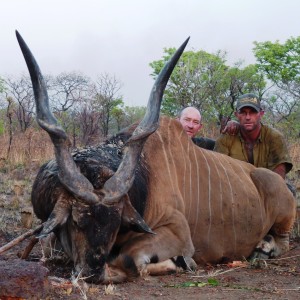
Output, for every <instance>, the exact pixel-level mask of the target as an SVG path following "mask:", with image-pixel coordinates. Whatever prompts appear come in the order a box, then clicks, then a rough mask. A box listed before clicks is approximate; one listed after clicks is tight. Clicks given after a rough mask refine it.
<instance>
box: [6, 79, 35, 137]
mask: <svg viewBox="0 0 300 300" xmlns="http://www.w3.org/2000/svg"><path fill="white" fill-rule="evenodd" d="M5 94H6V98H8V97H10V98H11V99H12V100H11V101H14V102H16V103H17V105H15V106H13V112H14V114H15V116H16V118H17V120H18V124H19V127H20V130H21V131H22V132H25V131H26V129H28V127H29V126H30V125H31V124H32V121H33V114H34V96H33V90H32V85H31V80H30V78H29V76H25V75H21V76H20V77H19V78H12V77H8V78H6V79H5Z"/></svg>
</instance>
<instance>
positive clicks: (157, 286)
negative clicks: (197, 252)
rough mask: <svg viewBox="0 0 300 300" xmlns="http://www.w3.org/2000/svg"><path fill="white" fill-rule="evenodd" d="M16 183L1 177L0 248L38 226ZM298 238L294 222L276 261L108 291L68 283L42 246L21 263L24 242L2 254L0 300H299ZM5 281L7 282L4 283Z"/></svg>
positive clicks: (59, 260)
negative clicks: (288, 241) (287, 248)
mask: <svg viewBox="0 0 300 300" xmlns="http://www.w3.org/2000/svg"><path fill="white" fill-rule="evenodd" d="M15 175H16V174H15ZM15 178H16V179H15V180H14V181H12V182H10V183H8V182H7V181H6V179H5V178H4V176H3V175H0V184H1V185H0V247H1V246H3V245H5V244H6V243H8V242H9V241H11V240H12V239H14V238H16V237H17V236H19V235H20V234H22V233H24V232H26V231H28V230H29V229H28V228H31V226H33V227H34V226H36V224H37V223H36V222H37V220H35V219H33V220H32V219H31V217H32V215H31V212H30V205H29V198H30V197H29V192H30V180H29V181H28V182H23V181H20V180H18V176H17V175H16V176H15ZM20 178H22V176H20ZM28 205H29V206H28ZM32 222H33V224H32ZM25 227H27V228H25ZM299 232H300V220H299V219H297V221H296V224H295V226H294V235H293V236H294V237H293V238H292V240H291V250H290V251H289V252H288V253H287V254H285V255H284V256H282V257H280V258H279V259H273V260H267V261H261V262H259V263H257V264H256V265H251V264H250V263H248V262H246V261H241V262H235V263H234V264H229V265H218V266H205V267H199V268H198V269H197V271H196V272H194V273H183V272H179V273H176V274H171V275H168V276H157V277H151V276H143V277H141V278H138V279H136V280H135V281H134V282H127V283H123V284H118V285H106V286H104V285H94V284H87V283H85V282H84V281H83V279H82V278H72V264H71V263H70V262H68V261H67V260H66V259H65V258H64V257H63V256H62V255H61V254H60V253H58V254H56V253H53V254H52V255H51V257H50V258H47V259H45V258H43V251H42V247H41V245H40V244H37V245H36V246H35V248H34V249H33V251H32V252H31V254H30V256H29V257H28V259H27V260H26V261H25V262H21V259H20V258H18V256H17V254H18V253H20V252H21V251H22V250H24V248H25V247H26V245H27V244H28V240H25V241H23V242H22V243H20V244H18V245H17V246H15V247H14V248H12V249H10V250H8V251H7V252H5V253H3V254H0V300H2V299H47V300H52V299H70V300H71V299H91V300H94V299H124V300H125V299H130V300H134V299H166V300H171V299H172V300H173V299H300V234H299ZM44 267H45V268H46V269H45V268H44ZM31 270H33V271H31ZM44 270H47V273H46V275H43V274H44V273H43V272H44ZM26 272H28V275H26V276H27V278H25V279H24V278H23V277H22V274H23V275H24V274H25V273H26ZM26 274H27V273H26ZM39 276H40V277H39ZM37 277H39V280H40V281H37V279H36V278H37ZM5 278H8V281H6V282H5V280H4V279H5ZM7 285H8V287H7ZM10 285H11V286H10Z"/></svg>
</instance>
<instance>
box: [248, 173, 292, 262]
mask: <svg viewBox="0 0 300 300" xmlns="http://www.w3.org/2000/svg"><path fill="white" fill-rule="evenodd" d="M251 177H252V180H253V182H254V183H255V185H256V187H257V189H258V191H259V193H260V195H261V197H262V199H263V200H264V207H265V209H266V219H269V220H270V222H271V229H270V230H269V232H268V234H267V235H266V236H265V237H264V238H263V240H262V241H260V242H259V243H258V244H257V246H256V248H255V250H254V252H253V254H252V256H251V258H262V259H266V258H271V257H277V256H280V255H282V254H284V253H285V252H287V251H289V234H290V232H291V230H292V227H293V224H294V222H295V217H296V200H295V198H294V196H293V194H292V193H291V191H290V190H289V189H288V188H287V186H286V183H285V181H284V180H283V179H282V178H281V177H280V176H279V175H277V174H275V173H274V172H272V171H270V170H267V169H264V168H257V169H256V170H255V171H253V172H252V173H251ZM273 220H274V221H273Z"/></svg>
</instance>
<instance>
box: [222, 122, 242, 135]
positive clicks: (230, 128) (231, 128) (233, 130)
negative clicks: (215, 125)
mask: <svg viewBox="0 0 300 300" xmlns="http://www.w3.org/2000/svg"><path fill="white" fill-rule="evenodd" d="M239 131H240V123H239V122H237V121H228V122H227V124H226V125H225V127H224V128H223V129H222V130H221V133H223V134H225V133H227V134H229V135H237V134H238V132H239Z"/></svg>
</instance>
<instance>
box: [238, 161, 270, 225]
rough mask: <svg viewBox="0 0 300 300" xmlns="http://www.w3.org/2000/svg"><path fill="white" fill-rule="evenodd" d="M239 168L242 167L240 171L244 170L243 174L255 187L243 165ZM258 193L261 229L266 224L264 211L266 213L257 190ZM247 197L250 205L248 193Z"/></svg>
mask: <svg viewBox="0 0 300 300" xmlns="http://www.w3.org/2000/svg"><path fill="white" fill-rule="evenodd" d="M239 167H240V169H241V170H242V172H243V173H244V174H245V177H246V178H247V179H248V180H249V184H252V185H253V187H255V184H254V182H253V181H252V179H251V176H248V174H246V173H245V170H244V168H243V167H242V165H241V164H240V165H239ZM244 185H245V183H243V186H244ZM256 192H257V199H258V202H259V207H260V209H259V211H260V219H261V227H262V226H263V223H264V217H263V211H265V210H264V208H263V205H262V203H261V197H260V195H259V193H258V191H257V189H256ZM245 195H247V199H248V204H249V203H250V201H249V197H248V193H245Z"/></svg>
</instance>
